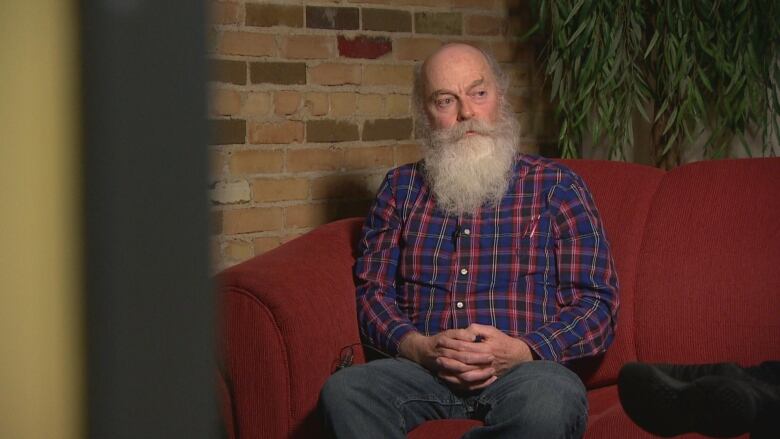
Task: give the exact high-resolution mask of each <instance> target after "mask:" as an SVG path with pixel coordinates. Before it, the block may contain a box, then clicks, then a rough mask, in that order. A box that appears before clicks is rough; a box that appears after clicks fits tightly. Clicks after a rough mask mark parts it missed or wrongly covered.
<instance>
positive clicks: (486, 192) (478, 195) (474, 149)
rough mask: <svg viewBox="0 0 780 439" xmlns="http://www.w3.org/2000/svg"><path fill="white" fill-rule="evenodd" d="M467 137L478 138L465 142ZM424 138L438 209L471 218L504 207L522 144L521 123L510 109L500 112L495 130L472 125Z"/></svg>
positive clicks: (466, 123) (472, 122)
mask: <svg viewBox="0 0 780 439" xmlns="http://www.w3.org/2000/svg"><path fill="white" fill-rule="evenodd" d="M424 131H425V130H424ZM467 131H474V132H476V133H477V135H469V136H466V135H465V133H466V132H467ZM425 134H427V135H426V136H425V141H424V142H423V147H422V151H423V156H424V161H425V175H426V179H427V181H428V184H429V185H430V186H431V189H432V191H433V195H434V197H435V199H436V205H437V206H438V207H439V208H440V209H442V210H443V211H445V212H446V213H448V214H455V215H462V214H473V213H475V212H476V211H477V210H478V209H479V208H480V207H482V206H486V207H489V206H495V205H497V204H498V203H500V201H501V198H502V197H503V196H504V194H505V193H506V190H507V187H508V185H509V180H510V179H511V177H512V171H513V168H514V166H513V165H514V158H515V154H516V152H517V145H518V141H519V126H518V122H517V120H516V119H515V117H514V114H513V113H512V112H511V110H510V109H509V108H508V107H504V106H502V108H501V110H500V113H499V117H498V119H497V120H496V122H495V123H494V124H489V123H485V122H481V121H478V120H476V119H471V120H467V121H464V122H459V123H457V124H456V125H455V126H453V127H452V128H444V129H439V130H435V131H431V132H428V133H425Z"/></svg>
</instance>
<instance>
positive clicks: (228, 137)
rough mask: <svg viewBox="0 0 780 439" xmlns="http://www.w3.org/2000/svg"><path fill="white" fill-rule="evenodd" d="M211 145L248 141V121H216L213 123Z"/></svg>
mask: <svg viewBox="0 0 780 439" xmlns="http://www.w3.org/2000/svg"><path fill="white" fill-rule="evenodd" d="M210 131H211V144H212V145H227V144H231V143H244V142H245V141H246V121H245V120H240V119H214V120H212V121H211V126H210Z"/></svg>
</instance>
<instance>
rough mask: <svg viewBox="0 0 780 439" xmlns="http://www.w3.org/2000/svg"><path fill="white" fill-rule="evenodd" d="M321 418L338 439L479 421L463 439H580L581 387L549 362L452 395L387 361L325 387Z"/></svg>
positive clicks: (402, 364) (416, 371) (428, 377)
mask: <svg viewBox="0 0 780 439" xmlns="http://www.w3.org/2000/svg"><path fill="white" fill-rule="evenodd" d="M320 410H321V412H322V415H323V417H324V419H325V423H326V427H327V428H328V430H329V431H330V433H331V434H333V435H334V436H335V437H337V438H339V439H341V438H374V437H376V438H405V437H406V433H408V432H409V431H411V430H412V429H414V428H415V427H416V426H418V425H420V424H422V423H423V422H425V421H428V420H433V419H478V420H481V421H483V422H484V424H485V425H484V426H482V427H479V428H475V429H473V430H471V431H469V432H468V433H466V435H465V436H463V437H464V438H469V439H476V438H491V439H492V438H534V439H538V438H545V439H552V438H579V437H582V435H583V434H584V432H585V427H586V424H587V417H588V401H587V398H586V395H585V386H584V385H583V384H582V381H580V379H579V377H577V375H575V374H574V373H573V372H571V371H570V370H568V369H567V368H565V367H564V366H561V365H560V364H557V363H554V362H550V361H532V362H528V363H522V364H520V365H518V366H516V367H514V368H513V369H511V370H510V371H508V372H507V373H506V374H504V375H503V376H501V377H500V378H499V379H498V380H496V381H495V382H494V383H493V384H491V385H490V386H488V387H486V388H485V389H482V390H480V391H476V392H465V393H461V392H457V391H453V390H451V389H450V388H449V387H448V385H447V384H446V383H445V382H444V381H442V380H440V379H439V378H438V377H436V375H434V374H433V373H431V372H430V371H428V370H427V369H425V368H424V367H422V366H420V365H418V364H417V363H414V362H412V361H409V360H406V359H403V358H389V359H382V360H376V361H372V362H370V363H367V364H363V365H359V366H352V367H348V368H346V369H343V370H341V371H339V372H337V373H335V374H334V375H333V376H331V377H330V379H329V380H328V381H327V382H326V383H325V386H324V387H323V389H322V392H321V394H320Z"/></svg>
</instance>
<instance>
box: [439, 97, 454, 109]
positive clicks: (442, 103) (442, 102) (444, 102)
mask: <svg viewBox="0 0 780 439" xmlns="http://www.w3.org/2000/svg"><path fill="white" fill-rule="evenodd" d="M451 103H452V98H441V99H437V100H436V105H437V106H439V107H446V106H447V105H449V104H451Z"/></svg>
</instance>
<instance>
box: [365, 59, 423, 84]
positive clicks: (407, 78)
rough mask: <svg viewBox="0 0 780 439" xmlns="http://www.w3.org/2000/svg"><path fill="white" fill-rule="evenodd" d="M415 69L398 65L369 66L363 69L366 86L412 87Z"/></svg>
mask: <svg viewBox="0 0 780 439" xmlns="http://www.w3.org/2000/svg"><path fill="white" fill-rule="evenodd" d="M413 77H414V67H412V66H411V65H396V64H389V65H388V64H367V65H366V66H365V67H364V68H363V84H364V85H398V86H402V87H406V86H409V87H411V85H412V81H413Z"/></svg>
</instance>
